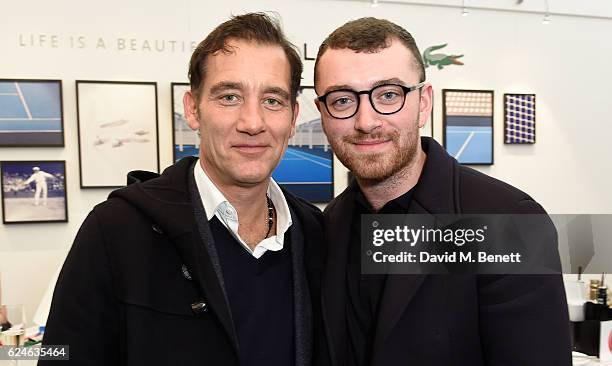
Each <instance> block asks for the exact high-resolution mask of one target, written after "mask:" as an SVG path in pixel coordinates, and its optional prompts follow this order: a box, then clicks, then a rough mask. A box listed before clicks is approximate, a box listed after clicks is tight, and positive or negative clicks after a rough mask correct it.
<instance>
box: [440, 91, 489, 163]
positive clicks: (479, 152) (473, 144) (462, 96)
mask: <svg viewBox="0 0 612 366" xmlns="http://www.w3.org/2000/svg"><path fill="white" fill-rule="evenodd" d="M442 99H443V101H442V103H443V109H444V111H443V125H444V126H443V140H444V147H445V148H446V151H447V152H448V153H449V154H450V155H451V156H452V157H454V158H455V159H457V161H458V162H459V163H461V164H468V165H492V164H493V91H492V90H457V89H443V90H442Z"/></svg>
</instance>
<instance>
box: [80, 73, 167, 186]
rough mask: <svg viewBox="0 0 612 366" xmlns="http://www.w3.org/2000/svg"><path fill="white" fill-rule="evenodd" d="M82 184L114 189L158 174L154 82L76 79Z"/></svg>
mask: <svg viewBox="0 0 612 366" xmlns="http://www.w3.org/2000/svg"><path fill="white" fill-rule="evenodd" d="M76 95H77V120H78V133H79V162H80V164H79V166H80V173H81V175H80V182H81V188H116V187H121V186H124V185H125V184H126V180H127V178H126V175H127V173H128V172H130V171H132V170H148V171H154V172H159V148H158V140H159V137H158V120H157V84H156V83H149V82H118V81H83V80H77V81H76Z"/></svg>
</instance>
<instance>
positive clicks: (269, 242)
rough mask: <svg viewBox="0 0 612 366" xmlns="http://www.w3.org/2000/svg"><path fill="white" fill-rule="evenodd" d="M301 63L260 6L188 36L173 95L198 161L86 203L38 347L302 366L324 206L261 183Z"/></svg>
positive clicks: (157, 359)
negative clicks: (181, 86)
mask: <svg viewBox="0 0 612 366" xmlns="http://www.w3.org/2000/svg"><path fill="white" fill-rule="evenodd" d="M301 72H302V63H301V61H300V59H299V56H298V54H297V52H296V50H295V48H294V47H293V46H292V45H291V44H290V43H289V42H288V41H287V39H286V38H285V36H284V35H283V33H282V31H281V29H280V26H279V24H278V23H277V22H276V21H274V20H273V19H271V18H270V17H268V16H266V15H264V14H258V13H254V14H253V13H251V14H245V15H240V16H235V17H232V19H231V20H229V21H227V22H225V23H223V24H221V25H220V26H218V27H217V28H216V29H215V30H213V32H212V33H210V35H209V36H208V37H207V38H206V39H205V40H204V41H202V43H200V45H199V46H198V47H197V49H196V50H195V52H194V54H193V57H192V58H191V64H190V68H189V76H190V81H191V91H188V92H187V93H186V94H185V96H184V107H185V115H186V118H187V120H188V123H189V125H190V127H191V128H192V129H194V130H196V131H197V132H198V134H199V135H200V136H201V142H200V156H199V159H197V158H195V157H190V158H184V159H182V160H181V161H179V162H177V163H176V164H174V165H173V166H171V167H169V168H167V169H166V170H165V171H164V172H163V173H162V174H161V176H160V175H158V174H155V173H150V172H132V173H130V175H129V177H128V179H129V181H131V182H133V184H131V185H129V186H128V187H126V188H123V189H119V190H117V191H114V192H112V193H111V195H110V196H109V199H108V200H107V201H106V202H104V203H102V204H100V205H98V206H96V207H95V208H94V210H93V211H92V212H91V213H90V215H89V216H88V217H87V219H86V220H85V222H84V224H83V225H82V227H81V229H80V231H79V233H78V235H77V238H76V239H75V242H74V244H73V246H72V249H71V251H70V253H69V255H68V258H67V259H66V262H65V264H64V267H63V269H62V273H61V275H60V277H59V280H58V283H57V286H56V289H55V293H54V298H53V303H52V306H51V313H50V315H49V320H48V322H47V328H46V333H45V336H44V343H45V344H56V345H69V346H70V349H69V352H70V363H71V364H74V365H85V364H87V365H209V364H210V365H278V366H281V365H283V366H284V365H302V366H307V365H310V364H311V360H312V356H313V355H312V353H313V352H312V348H313V346H312V345H313V343H314V340H313V333H314V330H313V327H314V324H313V323H314V321H313V318H314V317H315V316H316V315H313V314H314V313H315V312H316V311H317V310H316V309H313V306H312V304H315V305H316V304H319V298H318V293H319V285H318V283H319V279H318V278H317V277H318V276H319V272H320V270H321V269H320V264H319V263H320V258H319V252H318V246H319V245H320V244H321V243H322V230H321V225H322V222H321V220H322V215H321V212H320V211H319V210H318V209H317V208H316V207H314V206H312V205H310V204H309V203H307V202H305V201H303V200H301V199H299V198H296V197H294V196H292V195H291V194H289V193H287V192H286V191H283V190H282V189H281V188H280V187H279V186H278V185H277V184H276V183H275V182H274V180H272V178H271V174H272V171H273V169H274V168H275V167H276V166H277V165H278V163H279V161H280V159H281V157H282V155H283V153H284V152H285V149H286V148H287V144H288V140H289V138H290V137H291V136H292V135H293V133H294V127H295V121H296V118H297V115H298V109H299V106H298V104H297V102H296V94H297V91H298V88H299V85H300V76H301ZM43 363H44V362H41V364H43Z"/></svg>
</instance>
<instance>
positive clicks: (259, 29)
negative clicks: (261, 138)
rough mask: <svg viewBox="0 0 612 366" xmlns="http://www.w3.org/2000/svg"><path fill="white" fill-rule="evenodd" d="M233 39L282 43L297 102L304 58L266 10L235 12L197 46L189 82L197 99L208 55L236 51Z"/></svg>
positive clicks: (294, 98)
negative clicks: (230, 43)
mask: <svg viewBox="0 0 612 366" xmlns="http://www.w3.org/2000/svg"><path fill="white" fill-rule="evenodd" d="M229 39H239V40H245V41H252V42H257V43H260V44H265V45H275V46H279V47H281V48H282V49H283V51H285V55H286V56H287V59H288V61H289V66H290V73H291V80H290V81H291V83H290V84H291V91H290V92H291V101H292V103H295V101H296V98H297V93H298V90H299V88H300V81H301V78H302V69H303V66H302V60H301V59H300V56H299V54H298V52H297V50H296V47H295V46H294V45H293V44H292V43H291V42H289V41H288V40H287V38H286V37H285V34H284V33H283V31H282V28H281V26H280V23H279V21H278V20H277V19H275V18H272V17H270V16H268V15H267V14H264V13H247V14H243V15H236V16H233V17H232V18H231V19H230V20H228V21H226V22H224V23H221V24H220V25H219V26H217V28H215V29H214V30H213V31H212V32H211V33H210V34H209V35H208V36H207V37H206V38H205V39H204V40H203V41H202V42H200V44H199V45H198V47H196V49H195V51H194V52H193V55H191V61H190V62H189V83H190V84H191V91H192V93H194V94H195V98H196V100H199V99H200V91H201V87H202V83H203V81H204V78H205V76H206V59H207V58H208V56H210V55H213V54H215V53H216V52H219V51H222V52H226V53H230V52H232V50H231V48H229V47H228V44H227V42H228V40H229Z"/></svg>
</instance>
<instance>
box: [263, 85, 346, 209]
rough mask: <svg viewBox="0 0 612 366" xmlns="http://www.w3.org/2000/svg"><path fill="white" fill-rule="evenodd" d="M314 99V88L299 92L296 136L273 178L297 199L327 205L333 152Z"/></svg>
mask: <svg viewBox="0 0 612 366" xmlns="http://www.w3.org/2000/svg"><path fill="white" fill-rule="evenodd" d="M315 98H316V93H315V90H314V87H303V88H302V89H301V92H300V94H299V95H298V102H299V103H300V114H299V115H298V118H297V121H296V123H295V134H294V135H293V137H292V138H291V139H290V140H289V147H287V151H286V152H285V155H284V156H283V158H282V160H281V162H280V163H279V164H278V167H277V168H276V169H275V170H274V172H273V173H272V177H273V178H274V180H275V181H276V182H278V184H280V185H281V186H283V187H284V188H286V189H287V190H288V191H290V192H291V193H293V194H295V195H296V196H299V197H302V198H304V199H306V200H308V201H311V202H329V201H331V199H332V198H333V195H334V185H333V153H332V150H331V147H330V145H329V142H328V141H327V137H326V136H325V133H323V126H322V125H321V115H320V114H319V110H318V109H317V106H316V105H315V103H314V99H315Z"/></svg>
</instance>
